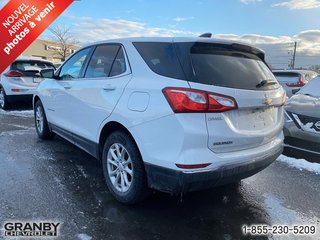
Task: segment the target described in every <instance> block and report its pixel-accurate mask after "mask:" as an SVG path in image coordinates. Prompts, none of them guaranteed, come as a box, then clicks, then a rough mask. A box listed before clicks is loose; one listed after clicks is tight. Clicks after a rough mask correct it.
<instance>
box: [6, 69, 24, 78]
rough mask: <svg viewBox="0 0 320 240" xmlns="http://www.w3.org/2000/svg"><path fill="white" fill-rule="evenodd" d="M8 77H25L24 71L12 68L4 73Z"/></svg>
mask: <svg viewBox="0 0 320 240" xmlns="http://www.w3.org/2000/svg"><path fill="white" fill-rule="evenodd" d="M4 75H5V76H6V77H23V76H24V75H23V73H22V72H20V71H18V70H10V71H9V72H7V73H6V74H4Z"/></svg>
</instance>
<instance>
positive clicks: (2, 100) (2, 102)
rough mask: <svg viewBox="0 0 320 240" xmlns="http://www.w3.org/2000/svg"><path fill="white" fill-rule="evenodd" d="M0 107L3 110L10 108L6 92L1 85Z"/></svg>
mask: <svg viewBox="0 0 320 240" xmlns="http://www.w3.org/2000/svg"><path fill="white" fill-rule="evenodd" d="M0 108H1V109H3V110H8V109H9V108H10V106H9V103H8V99H7V95H6V92H5V91H4V88H3V87H2V86H0Z"/></svg>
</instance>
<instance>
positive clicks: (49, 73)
mask: <svg viewBox="0 0 320 240" xmlns="http://www.w3.org/2000/svg"><path fill="white" fill-rule="evenodd" d="M40 76H41V77H42V78H53V77H54V70H53V69H51V68H47V69H42V70H41V71H40Z"/></svg>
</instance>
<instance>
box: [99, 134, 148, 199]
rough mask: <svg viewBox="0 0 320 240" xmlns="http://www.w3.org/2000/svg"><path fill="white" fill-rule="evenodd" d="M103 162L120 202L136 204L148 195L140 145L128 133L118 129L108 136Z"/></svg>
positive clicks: (109, 182)
mask: <svg viewBox="0 0 320 240" xmlns="http://www.w3.org/2000/svg"><path fill="white" fill-rule="evenodd" d="M102 164H103V173H104V177H105V180H106V183H107V185H108V188H109V190H110V192H111V194H112V195H113V196H114V197H115V198H116V199H117V200H118V201H119V202H122V203H125V204H135V203H138V202H140V201H142V200H143V199H144V198H145V197H146V196H147V193H148V187H147V180H146V174H145V171H144V166H143V162H142V158H141V156H140V152H139V150H138V147H137V146H136V144H135V142H134V141H133V139H132V138H131V136H129V135H128V134H127V133H125V132H124V131H116V132H113V133H112V134H111V135H110V136H109V137H108V138H107V140H106V142H105V145H104V148H103V156H102Z"/></svg>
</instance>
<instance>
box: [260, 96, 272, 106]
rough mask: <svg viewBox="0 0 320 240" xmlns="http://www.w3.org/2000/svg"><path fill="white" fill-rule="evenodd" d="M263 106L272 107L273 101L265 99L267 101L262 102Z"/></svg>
mask: <svg viewBox="0 0 320 240" xmlns="http://www.w3.org/2000/svg"><path fill="white" fill-rule="evenodd" d="M262 103H263V104H265V105H267V106H270V105H271V104H272V99H271V98H267V97H265V99H264V100H263V102H262Z"/></svg>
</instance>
